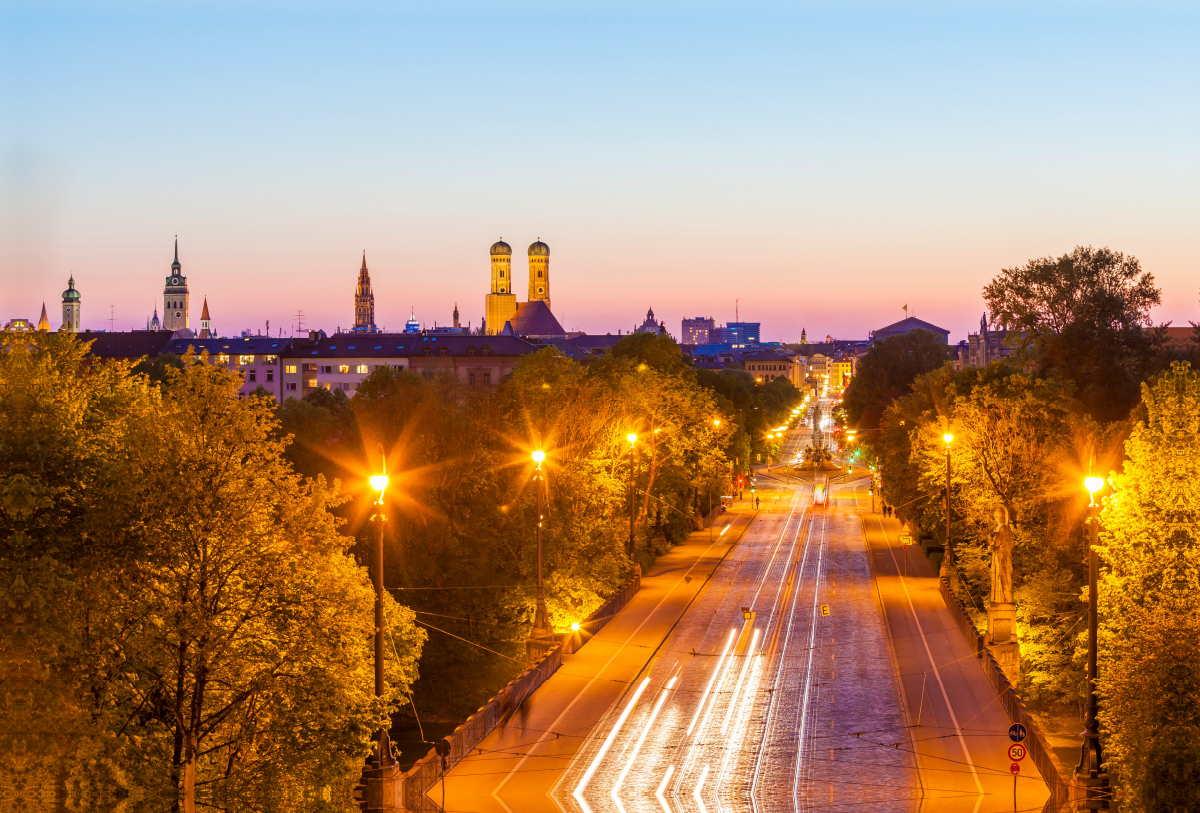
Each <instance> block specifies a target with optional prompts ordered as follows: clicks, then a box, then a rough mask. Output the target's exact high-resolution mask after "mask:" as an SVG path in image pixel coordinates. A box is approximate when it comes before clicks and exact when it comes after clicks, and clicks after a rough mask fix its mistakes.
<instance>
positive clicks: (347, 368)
mask: <svg viewBox="0 0 1200 813" xmlns="http://www.w3.org/2000/svg"><path fill="white" fill-rule="evenodd" d="M338 372H339V373H348V372H350V365H349V364H339V365H338Z"/></svg>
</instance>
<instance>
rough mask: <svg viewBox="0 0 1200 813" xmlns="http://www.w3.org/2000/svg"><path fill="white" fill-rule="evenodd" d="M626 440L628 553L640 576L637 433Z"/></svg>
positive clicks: (626, 437) (634, 569) (635, 571)
mask: <svg viewBox="0 0 1200 813" xmlns="http://www.w3.org/2000/svg"><path fill="white" fill-rule="evenodd" d="M625 440H627V441H629V545H628V548H629V550H628V553H629V560H630V561H631V562H632V563H633V572H634V573H636V574H637V575H638V576H641V575H642V563H641V562H639V561H638V558H637V547H636V546H635V545H634V542H633V516H634V508H633V506H634V503H635V502H636V493H637V492H636V488H635V485H634V476H635V472H634V466H635V465H636V461H637V433H635V432H630V433H629V434H628V435H626V436H625Z"/></svg>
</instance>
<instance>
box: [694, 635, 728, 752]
mask: <svg viewBox="0 0 1200 813" xmlns="http://www.w3.org/2000/svg"><path fill="white" fill-rule="evenodd" d="M736 636H737V628H736V627H735V628H734V629H731V630H730V631H729V640H728V641H726V642H725V649H723V650H722V651H721V659H720V660H719V661H717V668H716V669H714V670H713V673H712V678H710V679H709V681H708V686H706V687H705V689H704V694H702V695H700V705H699V706H697V707H696V715H695V716H694V717H692V724H691V725H689V726H688V727H687V732H686V733H687V734H689V735H690V734H691V733H692V729H693V728H695V727H696V721H697V720H699V719H700V712H702V711H704V701H706V700H707V699H708V693H709V692H710V691H712V687H713V684H714V683H716V682H717V675H719V674H721V664H723V663H725V656H726V655H728V654H729V647H731V646H733V642H734V640H735V637H736Z"/></svg>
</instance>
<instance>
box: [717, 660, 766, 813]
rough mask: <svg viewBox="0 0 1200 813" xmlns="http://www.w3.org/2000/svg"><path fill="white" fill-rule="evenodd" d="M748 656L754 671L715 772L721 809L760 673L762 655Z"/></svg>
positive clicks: (744, 734)
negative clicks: (727, 781)
mask: <svg viewBox="0 0 1200 813" xmlns="http://www.w3.org/2000/svg"><path fill="white" fill-rule="evenodd" d="M750 657H752V658H753V660H754V672H753V673H752V674H751V676H750V682H749V683H748V684H746V694H745V695H744V696H743V698H742V705H741V707H740V708H739V709H738V713H737V722H736V723H735V724H734V731H733V736H731V737H730V738H729V742H727V743H726V744H725V758H724V759H723V760H722V761H721V772H720V773H719V774H717V789H716V791H715V793H716V796H717V809H718V810H721V811H724V810H725V807H724V805H722V804H721V786H722V785H724V784H725V778H726V776H728V774H729V766H730V764H731V763H732V762H733V760H734V758H735V757H736V756H737V754H738V752H739V751H740V750H741V747H742V740H744V739H745V737H746V726H747V724H748V723H749V717H750V714H749V712H750V701H751V700H753V698H754V690H755V689H757V688H758V678H759V675H760V674H761V673H762V662H763V658H762V656H761V655H753V654H752V655H750Z"/></svg>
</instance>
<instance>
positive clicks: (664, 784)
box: [654, 765, 675, 813]
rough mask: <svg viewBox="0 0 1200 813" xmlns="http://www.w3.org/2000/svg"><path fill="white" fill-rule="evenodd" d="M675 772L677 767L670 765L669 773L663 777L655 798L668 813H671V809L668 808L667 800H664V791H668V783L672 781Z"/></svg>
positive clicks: (668, 767)
mask: <svg viewBox="0 0 1200 813" xmlns="http://www.w3.org/2000/svg"><path fill="white" fill-rule="evenodd" d="M674 772H675V766H674V765H668V766H667V772H666V774H664V775H663V781H662V783H661V784H659V786H658V790H656V791H655V792H654V796H655V798H656V799H658V803H659V804H660V805H662V809H663V810H665V811H666V813H671V808H670V807H668V806H667V800H666V799H664V798H663V791H664V790H666V789H667V783H668V782H670V781H671V774H673V773H674Z"/></svg>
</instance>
